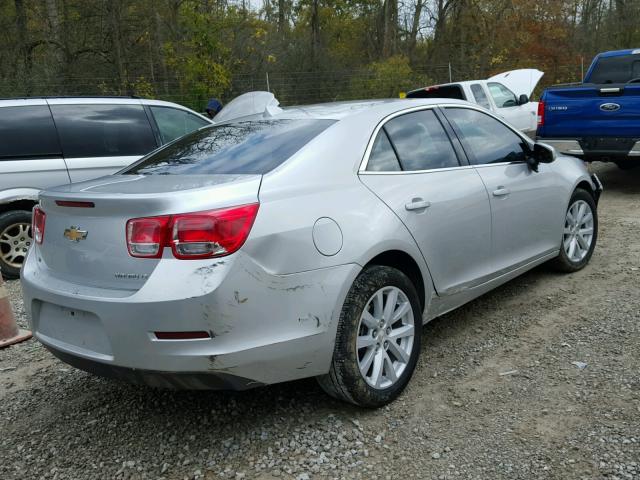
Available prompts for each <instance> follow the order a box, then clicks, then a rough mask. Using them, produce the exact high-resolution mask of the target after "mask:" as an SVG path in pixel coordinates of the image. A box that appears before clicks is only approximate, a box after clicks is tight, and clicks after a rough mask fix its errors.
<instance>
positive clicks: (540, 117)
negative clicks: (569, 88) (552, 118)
mask: <svg viewBox="0 0 640 480" xmlns="http://www.w3.org/2000/svg"><path fill="white" fill-rule="evenodd" d="M543 125H544V102H538V126H539V127H541V126H543Z"/></svg>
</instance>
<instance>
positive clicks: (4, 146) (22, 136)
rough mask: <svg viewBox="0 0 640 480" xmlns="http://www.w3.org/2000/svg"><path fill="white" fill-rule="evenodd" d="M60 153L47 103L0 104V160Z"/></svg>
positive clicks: (52, 155) (58, 154)
mask: <svg viewBox="0 0 640 480" xmlns="http://www.w3.org/2000/svg"><path fill="white" fill-rule="evenodd" d="M59 156H61V151H60V144H59V143H58V135H57V134H56V128H55V125H54V124H53V119H52V118H51V112H50V111H49V107H47V106H46V105H30V106H24V107H3V108H0V160H3V159H11V158H38V157H59Z"/></svg>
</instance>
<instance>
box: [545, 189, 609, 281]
mask: <svg viewBox="0 0 640 480" xmlns="http://www.w3.org/2000/svg"><path fill="white" fill-rule="evenodd" d="M597 239H598V211H597V209H596V202H595V201H594V199H593V197H592V196H591V194H590V193H589V192H587V191H586V190H582V189H581V188H577V189H576V191H575V192H573V195H572V196H571V200H570V201H569V208H568V209H567V213H566V215H565V220H564V230H563V232H562V244H561V246H560V255H558V256H557V257H556V258H555V259H553V260H552V265H553V266H554V267H555V268H556V269H557V270H559V271H561V272H577V271H578V270H580V269H582V268H584V266H585V265H586V264H587V263H589V259H590V258H591V255H593V250H594V248H595V247H596V240H597Z"/></svg>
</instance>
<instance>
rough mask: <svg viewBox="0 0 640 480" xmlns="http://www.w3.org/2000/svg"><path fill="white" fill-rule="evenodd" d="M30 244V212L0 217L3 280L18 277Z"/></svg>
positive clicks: (10, 213) (0, 255)
mask: <svg viewBox="0 0 640 480" xmlns="http://www.w3.org/2000/svg"><path fill="white" fill-rule="evenodd" d="M32 243H33V240H32V238H31V212H29V211H26V210H14V211H11V212H6V213H3V214H1V215H0V271H1V272H2V276H3V277H4V278H19V277H20V267H22V263H23V262H24V259H25V258H26V256H27V250H29V247H30V246H31V244H32Z"/></svg>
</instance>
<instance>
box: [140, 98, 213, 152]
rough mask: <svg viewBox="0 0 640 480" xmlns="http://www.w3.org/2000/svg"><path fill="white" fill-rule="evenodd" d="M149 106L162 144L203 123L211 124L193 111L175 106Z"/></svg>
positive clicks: (191, 130)
mask: <svg viewBox="0 0 640 480" xmlns="http://www.w3.org/2000/svg"><path fill="white" fill-rule="evenodd" d="M149 108H150V109H151V113H153V118H155V120H156V124H157V125H158V130H159V131H160V138H161V139H162V143H163V144H164V143H169V142H172V141H174V140H175V139H176V138H180V137H181V136H183V135H186V134H187V133H191V132H193V131H194V130H197V129H199V128H200V127H204V126H205V125H211V124H210V123H209V122H207V121H206V120H204V119H202V118H200V117H196V116H195V115H194V114H193V113H189V112H185V111H184V110H179V109H177V108H171V107H156V106H151V107H149Z"/></svg>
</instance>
